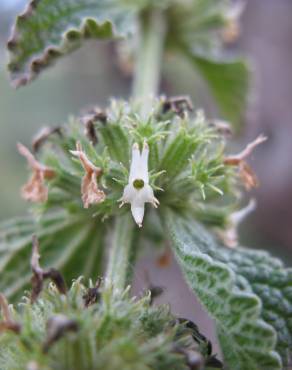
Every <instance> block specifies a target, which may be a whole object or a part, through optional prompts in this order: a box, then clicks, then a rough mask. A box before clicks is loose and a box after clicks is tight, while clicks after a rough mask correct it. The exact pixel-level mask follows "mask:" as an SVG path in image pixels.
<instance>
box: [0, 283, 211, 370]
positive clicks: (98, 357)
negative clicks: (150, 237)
mask: <svg viewBox="0 0 292 370" xmlns="http://www.w3.org/2000/svg"><path fill="white" fill-rule="evenodd" d="M91 289H94V288H93V287H92V285H91ZM95 293H96V295H95V299H96V300H95V301H94V302H92V304H91V305H89V306H87V307H85V298H84V297H85V296H86V295H87V294H88V290H87V288H86V287H85V286H84V285H83V284H82V283H81V279H78V280H77V281H75V282H73V285H72V287H71V289H70V290H69V291H68V293H67V295H66V296H61V295H60V294H59V293H58V291H57V290H56V288H55V287H54V285H52V284H51V285H50V286H49V287H48V288H46V289H45V290H44V291H43V293H42V295H41V297H40V298H39V299H38V300H37V302H35V303H34V304H31V303H30V301H29V299H28V298H27V297H24V298H23V299H22V302H21V304H20V305H19V307H18V308H17V310H11V319H12V320H14V321H15V322H17V323H19V324H20V325H21V331H20V333H19V334H18V333H14V332H11V331H6V332H3V333H2V334H1V336H0V344H1V345H0V363H1V368H3V369H4V368H5V370H23V369H24V368H25V369H29V368H33V365H32V364H34V366H36V368H37V369H39V370H74V369H76V370H81V369H82V370H99V369H102V370H120V369H125V370H130V369H135V370H136V369H138V370H148V369H159V370H166V369H169V368H171V369H174V370H186V369H188V366H187V357H186V355H185V354H184V352H183V351H193V352H192V353H197V355H198V356H199V358H200V354H199V352H197V351H198V350H199V346H198V345H197V344H196V342H195V341H194V340H193V339H192V337H191V331H190V330H189V329H188V328H186V327H185V326H184V324H183V323H181V324H179V323H178V322H177V321H176V319H175V317H174V316H173V315H171V314H170V312H169V308H168V307H167V306H158V307H155V306H151V305H150V296H149V295H147V296H145V297H143V298H141V299H139V300H138V299H135V298H130V297H129V292H128V290H126V291H120V292H119V293H118V294H114V295H113V294H112V291H111V288H110V287H109V288H106V289H105V288H102V289H99V291H95ZM54 320H55V321H54ZM52 322H55V324H54V325H53V324H52ZM67 325H68V326H67ZM66 328H67V329H66ZM56 333H59V335H57V334H56ZM199 334H200V333H198V335H199ZM206 357H207V356H206Z"/></svg>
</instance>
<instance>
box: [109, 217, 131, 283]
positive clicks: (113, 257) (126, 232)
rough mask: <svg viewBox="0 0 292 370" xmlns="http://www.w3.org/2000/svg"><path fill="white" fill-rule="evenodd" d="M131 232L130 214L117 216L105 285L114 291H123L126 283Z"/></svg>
mask: <svg viewBox="0 0 292 370" xmlns="http://www.w3.org/2000/svg"><path fill="white" fill-rule="evenodd" d="M133 230H134V224H133V221H132V220H131V217H130V214H126V215H123V216H118V217H117V218H116V219H115V225H114V232H113V236H112V241H111V250H110V253H109V259H108V265H107V271H106V284H107V285H109V286H113V287H114V290H123V289H125V287H126V284H127V283H128V281H127V277H128V270H129V268H131V266H129V261H130V257H131V246H132V240H133Z"/></svg>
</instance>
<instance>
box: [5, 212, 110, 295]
mask: <svg viewBox="0 0 292 370" xmlns="http://www.w3.org/2000/svg"><path fill="white" fill-rule="evenodd" d="M95 220H96V219H95ZM95 220H94V219H89V218H85V217H83V218H82V217H81V216H80V214H79V215H78V214H76V215H72V214H71V215H70V214H68V213H66V212H56V213H50V214H47V215H45V216H44V217H42V219H41V220H40V221H38V222H37V221H35V220H34V218H33V217H31V216H27V217H23V218H19V219H17V220H11V221H9V222H4V223H2V224H1V225H0V271H1V280H0V291H1V292H2V293H4V294H5V295H6V296H7V297H11V296H19V295H20V294H23V289H24V288H26V287H27V285H28V283H29V281H30V278H31V269H30V256H31V250H32V235H33V234H35V235H37V237H38V238H39V242H40V254H41V265H42V266H43V267H54V268H56V269H58V270H60V272H61V273H62V274H63V275H64V277H65V279H66V281H67V283H71V280H72V279H73V278H76V276H78V275H83V276H85V277H91V278H96V277H97V276H98V275H99V274H101V273H102V271H101V262H102V255H103V248H102V241H103V235H104V230H103V226H102V224H101V222H100V220H98V221H95Z"/></svg>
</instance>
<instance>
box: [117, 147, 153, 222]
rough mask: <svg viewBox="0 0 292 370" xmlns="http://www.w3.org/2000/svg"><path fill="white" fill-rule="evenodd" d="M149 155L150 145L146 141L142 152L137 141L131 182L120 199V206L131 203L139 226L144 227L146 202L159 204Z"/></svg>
mask: <svg viewBox="0 0 292 370" xmlns="http://www.w3.org/2000/svg"><path fill="white" fill-rule="evenodd" d="M148 156H149V146H148V144H147V143H146V142H144V144H143V150H142V153H140V150H139V145H138V144H137V143H135V144H134V145H133V148H132V162H131V168H130V175H129V183H128V185H127V186H126V187H125V189H124V193H123V196H122V198H121V200H120V201H121V202H122V203H121V205H120V207H122V206H123V205H124V204H125V203H130V204H131V211H132V215H133V217H134V220H135V222H136V223H137V225H138V226H139V227H142V222H143V218H144V209H145V203H151V204H152V205H153V206H154V207H155V208H157V207H158V205H159V201H158V199H156V198H155V196H154V193H153V189H152V188H151V186H150V185H149V174H148Z"/></svg>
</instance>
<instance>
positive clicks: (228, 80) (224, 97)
mask: <svg viewBox="0 0 292 370" xmlns="http://www.w3.org/2000/svg"><path fill="white" fill-rule="evenodd" d="M187 55H188V57H189V59H190V62H191V63H192V64H193V65H194V67H195V68H197V69H198V71H199V72H200V74H201V75H202V77H203V78H204V79H205V81H206V82H207V84H208V86H209V89H210V91H211V93H212V94H213V97H214V98H215V102H216V103H217V104H218V107H219V108H220V113H221V115H222V116H223V117H226V119H228V120H230V122H233V123H234V124H238V123H239V119H240V118H241V117H242V114H243V113H244V110H245V108H246V97H247V93H248V85H249V84H248V82H249V71H248V66H247V64H246V62H245V61H244V60H238V59H237V60H232V59H231V60H228V59H222V60H215V59H212V58H206V57H203V56H201V55H199V54H197V55H196V54H195V53H189V54H187Z"/></svg>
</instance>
